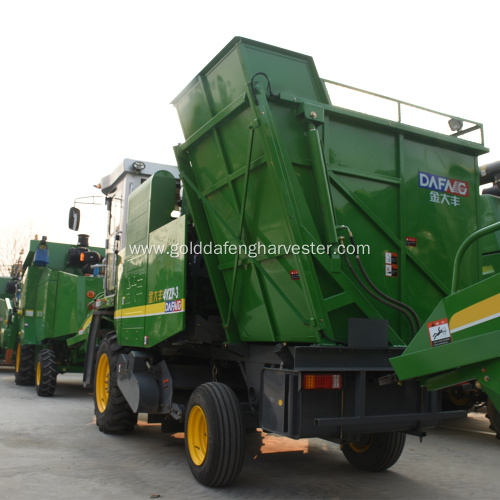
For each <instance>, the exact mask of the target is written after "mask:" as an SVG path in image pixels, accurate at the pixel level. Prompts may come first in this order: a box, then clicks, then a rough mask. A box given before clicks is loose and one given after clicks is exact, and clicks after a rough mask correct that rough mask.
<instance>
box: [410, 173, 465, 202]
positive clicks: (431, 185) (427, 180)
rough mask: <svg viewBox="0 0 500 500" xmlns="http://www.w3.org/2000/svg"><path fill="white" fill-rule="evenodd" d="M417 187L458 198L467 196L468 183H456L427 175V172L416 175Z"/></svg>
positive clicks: (453, 180)
mask: <svg viewBox="0 0 500 500" xmlns="http://www.w3.org/2000/svg"><path fill="white" fill-rule="evenodd" d="M418 185H419V186H420V187H421V188H425V189H432V190H433V191H441V192H443V193H450V194H455V195H458V196H469V183H468V182H465V181H457V180H456V179H449V178H448V177H441V176H440V175H435V174H429V173H427V172H419V173H418Z"/></svg>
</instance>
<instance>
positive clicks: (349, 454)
mask: <svg viewBox="0 0 500 500" xmlns="http://www.w3.org/2000/svg"><path fill="white" fill-rule="evenodd" d="M405 441H406V434H403V433H402V432H381V433H377V434H367V435H365V436H363V437H362V439H361V440H360V441H358V442H356V443H345V444H343V445H342V452H343V453H344V456H345V457H346V458H347V460H348V461H349V462H350V463H351V464H352V465H354V466H355V467H358V468H359V469H363V470H368V471H371V472H382V471H384V470H387V469H388V468H389V467H392V466H393V465H394V464H395V463H396V462H397V461H398V459H399V457H400V456H401V453H402V451H403V448H404V445H405Z"/></svg>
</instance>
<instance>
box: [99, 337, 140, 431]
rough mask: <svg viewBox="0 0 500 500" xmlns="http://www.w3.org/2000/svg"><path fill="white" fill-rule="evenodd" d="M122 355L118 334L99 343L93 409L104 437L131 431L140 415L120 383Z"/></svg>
mask: <svg viewBox="0 0 500 500" xmlns="http://www.w3.org/2000/svg"><path fill="white" fill-rule="evenodd" d="M122 352H123V348H122V347H120V346H119V344H118V342H117V341H116V334H115V333H112V334H110V335H108V336H107V337H106V338H105V339H104V340H103V341H102V342H101V343H100V345H99V350H98V352H97V362H96V370H95V376H94V407H95V416H96V423H97V426H98V427H99V430H100V431H101V432H104V433H105V434H126V433H128V432H132V431H133V430H134V426H135V424H136V423H137V413H134V412H133V411H132V408H130V406H129V404H128V403H127V400H126V399H125V397H124V396H123V394H122V391H120V388H119V387H118V383H117V366H118V357H119V355H120V354H121V353H122Z"/></svg>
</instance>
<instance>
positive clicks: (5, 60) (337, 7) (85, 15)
mask: <svg viewBox="0 0 500 500" xmlns="http://www.w3.org/2000/svg"><path fill="white" fill-rule="evenodd" d="M497 5H498V2H495V1H476V2H472V1H468V2H464V1H439V0H434V1H419V2H407V1H403V0H400V1H383V0H379V1H377V2H374V1H366V2H364V1H358V2H356V1H347V0H342V1H337V0H330V1H310V2H303V1H301V2H296V1H287V2H285V1H283V2H273V1H271V0H267V1H261V0H252V1H251V2H247V3H244V2H236V1H217V0H212V1H187V0H186V1H184V2H180V1H179V2H172V1H167V0H163V1H160V0H141V1H128V0H119V1H118V0H99V1H95V0H85V1H80V0H78V1H75V0H64V1H57V0H43V1H41V0H25V1H20V0H18V1H15V0H8V1H7V0H0V47H1V49H0V57H1V67H0V68H1V69H0V71H1V75H2V76H1V79H0V87H1V92H0V120H1V122H0V154H1V162H2V163H1V167H0V172H1V184H0V185H1V187H2V191H1V194H0V210H1V214H2V215H1V218H0V231H2V232H3V234H5V231H8V228H9V227H13V226H24V225H26V226H28V225H30V226H31V227H32V228H33V230H34V232H36V233H38V234H39V235H40V236H41V235H42V234H43V235H47V236H48V239H49V241H50V240H52V241H62V242H69V243H73V242H75V243H76V236H75V234H74V233H73V232H71V231H70V230H69V229H66V228H67V212H68V209H69V207H70V206H72V205H73V201H74V199H75V198H76V197H79V196H88V195H94V194H95V195H98V194H99V192H98V190H97V189H95V188H93V187H92V186H93V184H97V183H98V182H99V181H100V179H101V178H102V177H103V176H104V175H106V174H108V173H109V172H111V171H112V170H113V169H114V168H115V167H116V166H117V165H118V164H119V163H120V161H121V160H122V159H123V158H134V159H137V160H145V161H153V162H158V163H166V164H174V163H175V157H174V154H173V150H172V147H173V146H174V145H175V144H177V143H179V142H182V141H183V136H182V133H181V131H180V127H179V125H178V120H177V115H176V112H175V110H174V108H173V107H172V106H171V105H170V102H171V100H172V99H173V98H174V97H175V96H176V95H177V94H178V93H179V92H180V91H181V90H182V89H183V88H184V87H185V86H186V85H187V84H188V83H189V81H190V80H191V79H192V78H193V77H194V76H195V75H196V74H197V73H198V71H199V70H201V69H202V67H203V66H204V65H205V64H206V63H207V62H208V61H209V60H210V59H211V58H212V57H214V56H215V55H216V54H217V53H218V51H219V50H221V49H222V48H223V47H224V46H225V45H226V44H227V43H228V42H229V41H230V40H231V39H232V38H233V37H234V36H237V35H241V36H245V37H248V38H252V39H255V40H259V41H261V42H266V43H269V44H272V45H277V46H280V47H283V48H287V49H290V50H294V51H297V52H302V53H305V54H308V55H311V56H313V57H314V60H315V63H316V66H317V68H318V71H319V74H320V76H322V77H324V78H329V79H332V80H335V81H339V82H342V83H345V84H348V85H352V86H355V87H360V88H363V89H367V90H371V91H373V92H377V93H381V94H384V95H389V96H391V97H395V98H399V99H401V100H404V101H409V102H412V103H415V104H418V105H421V106H424V107H428V108H431V109H436V110H438V111H443V112H446V113H450V114H454V115H457V116H461V117H465V118H470V119H472V120H475V121H478V122H481V123H483V124H484V128H485V144H486V146H488V147H489V148H490V150H491V153H489V154H488V155H485V156H483V157H481V158H480V164H483V163H488V162H491V161H494V160H497V159H500V124H499V123H498V120H497V117H496V113H497V112H499V99H498V88H499V85H498V76H497V75H498V59H499V42H498V19H499V17H498V13H499V10H500V9H499V8H498V7H497ZM82 218H83V223H82V226H81V231H83V232H88V233H90V234H91V238H93V239H91V244H94V245H99V246H101V245H103V244H104V241H103V238H104V231H103V228H104V224H105V213H104V208H103V207H93V208H92V209H91V208H88V209H84V210H83V211H82ZM0 234H2V233H0Z"/></svg>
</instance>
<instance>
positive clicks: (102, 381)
mask: <svg viewBox="0 0 500 500" xmlns="http://www.w3.org/2000/svg"><path fill="white" fill-rule="evenodd" d="M109 376H110V374H109V359H108V356H106V354H102V355H101V357H100V358H99V364H98V365H97V374H96V379H95V400H96V402H97V409H98V410H99V411H100V412H101V413H104V412H105V411H106V407H107V406H108V398H109Z"/></svg>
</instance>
